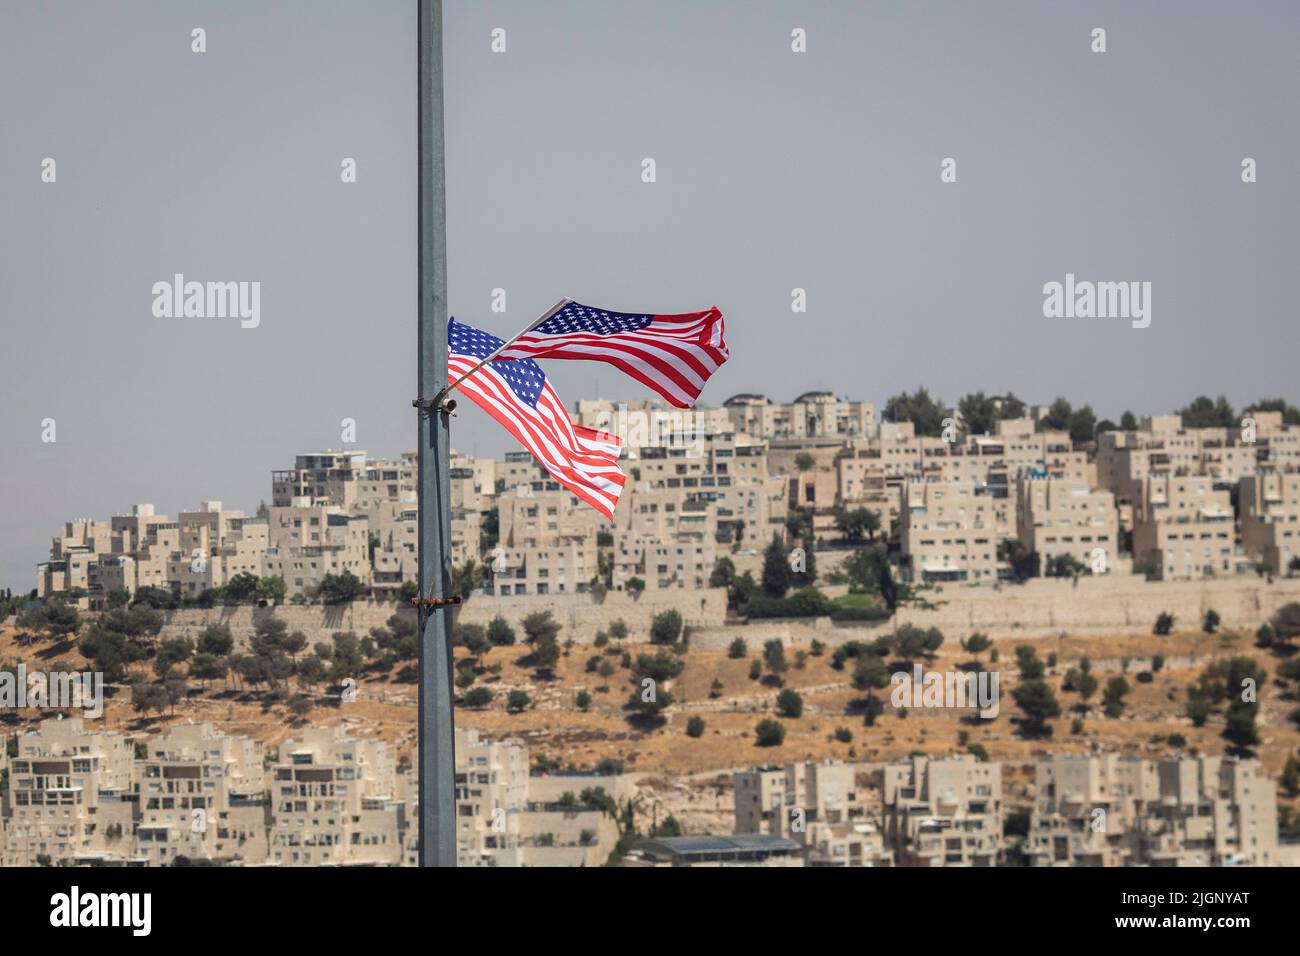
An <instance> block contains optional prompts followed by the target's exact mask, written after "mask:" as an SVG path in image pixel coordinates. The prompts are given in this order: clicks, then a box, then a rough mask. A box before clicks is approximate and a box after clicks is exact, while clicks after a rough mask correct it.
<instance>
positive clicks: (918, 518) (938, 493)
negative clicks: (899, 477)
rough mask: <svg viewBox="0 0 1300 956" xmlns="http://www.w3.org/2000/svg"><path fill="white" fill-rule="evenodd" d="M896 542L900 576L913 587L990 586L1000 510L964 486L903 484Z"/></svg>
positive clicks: (1002, 530) (1001, 529)
mask: <svg viewBox="0 0 1300 956" xmlns="http://www.w3.org/2000/svg"><path fill="white" fill-rule="evenodd" d="M902 497H903V509H902V513H901V515H900V517H899V539H900V544H901V549H902V555H903V560H904V564H903V568H904V570H905V574H906V575H907V576H908V577H910V579H911V580H914V581H966V582H970V583H983V582H992V581H996V580H997V575H998V542H999V541H1000V540H1001V539H1002V538H1003V537H1004V536H1006V532H1007V530H1008V529H1007V528H1006V526H1005V524H1002V523H1000V522H999V514H1002V515H1005V513H1006V512H1005V510H1004V509H1000V508H999V507H998V502H997V501H995V499H994V498H993V497H992V495H990V494H989V493H988V492H987V490H986V489H984V488H982V487H980V486H978V485H976V484H975V483H974V482H970V481H960V482H959V481H951V482H930V481H908V482H906V483H905V484H904V485H903V489H902Z"/></svg>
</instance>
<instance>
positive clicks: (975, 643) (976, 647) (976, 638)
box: [961, 631, 993, 664]
mask: <svg viewBox="0 0 1300 956" xmlns="http://www.w3.org/2000/svg"><path fill="white" fill-rule="evenodd" d="M992 646H993V640H992V639H991V638H990V637H989V636H988V635H987V634H981V633H979V632H978V631H977V632H975V633H974V634H972V635H971V636H970V637H968V638H966V640H964V641H962V642H961V649H962V650H963V651H965V652H966V653H967V654H969V655H970V656H971V657H973V658H974V659H975V663H976V664H978V663H979V660H980V655H981V654H983V653H984V652H985V651H987V650H988V649H989V648H990V647H992Z"/></svg>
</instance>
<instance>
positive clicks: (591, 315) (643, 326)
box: [499, 302, 729, 408]
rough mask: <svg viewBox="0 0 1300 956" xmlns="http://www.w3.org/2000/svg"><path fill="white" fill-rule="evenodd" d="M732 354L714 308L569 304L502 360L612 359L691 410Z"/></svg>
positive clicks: (518, 341)
mask: <svg viewBox="0 0 1300 956" xmlns="http://www.w3.org/2000/svg"><path fill="white" fill-rule="evenodd" d="M728 357H729V352H728V350H727V345H726V337H725V325H724V323H723V318H722V313H721V312H720V311H718V309H716V308H713V309H708V310H706V311H704V312H684V313H679V314H673V315H651V314H648V313H623V312H609V311H606V310H602V309H595V308H592V307H590V306H585V305H582V304H581V303H577V302H570V303H568V304H567V305H565V306H564V307H563V308H562V309H560V310H559V311H558V312H556V313H555V314H554V315H552V316H550V317H548V318H547V319H546V321H545V322H543V323H541V324H540V325H539V326H537V327H536V328H534V329H532V330H530V331H528V332H526V333H525V334H523V335H521V336H520V337H519V338H517V339H516V340H515V341H514V342H512V343H510V345H509V346H507V347H506V348H505V349H503V350H502V352H501V354H500V356H499V359H537V358H555V359H586V360H590V361H598V362H608V363H609V364H611V365H613V366H614V367H616V368H618V369H619V370H620V371H622V372H625V373H626V374H628V375H630V376H632V377H633V378H635V379H636V380H637V381H639V382H641V383H642V384H644V385H646V386H647V387H649V388H651V389H654V390H655V391H657V392H658V393H659V394H660V395H662V396H663V397H664V398H666V399H667V400H668V401H669V402H671V403H672V404H673V405H676V406H678V407H679V408H690V407H691V406H693V405H694V404H695V401H696V399H698V398H699V396H700V392H701V391H703V389H704V386H705V384H706V383H707V382H708V380H709V377H710V376H712V375H713V373H714V372H716V371H717V370H718V368H719V367H720V366H721V365H722V364H723V363H724V362H726V361H727V359H728Z"/></svg>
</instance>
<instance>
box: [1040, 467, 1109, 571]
mask: <svg viewBox="0 0 1300 956" xmlns="http://www.w3.org/2000/svg"><path fill="white" fill-rule="evenodd" d="M1016 506H1017V518H1016V526H1017V532H1018V535H1019V538H1020V542H1021V543H1022V544H1023V545H1024V546H1025V549H1026V550H1027V551H1029V552H1031V553H1035V554H1037V555H1038V557H1039V561H1040V573H1041V570H1042V568H1044V567H1046V566H1047V564H1048V562H1049V561H1051V560H1052V559H1053V558H1056V557H1061V556H1069V557H1072V558H1074V559H1075V560H1076V561H1078V562H1080V563H1081V564H1084V565H1086V566H1088V567H1089V568H1092V569H1093V573H1098V569H1099V568H1100V567H1102V565H1101V564H1100V563H1098V564H1094V557H1095V556H1096V555H1097V552H1098V551H1100V552H1102V553H1103V554H1104V557H1105V565H1104V567H1105V569H1106V571H1104V572H1102V573H1108V572H1109V569H1110V568H1111V566H1112V565H1113V564H1114V563H1115V560H1116V558H1117V557H1118V555H1119V517H1118V515H1117V514H1116V511H1115V496H1114V495H1113V494H1112V493H1111V492H1109V491H1099V490H1094V489H1092V488H1089V487H1088V485H1087V484H1085V483H1083V482H1076V481H1067V480H1060V479H1055V478H1033V477H1024V476H1022V477H1021V478H1019V479H1017V482H1016Z"/></svg>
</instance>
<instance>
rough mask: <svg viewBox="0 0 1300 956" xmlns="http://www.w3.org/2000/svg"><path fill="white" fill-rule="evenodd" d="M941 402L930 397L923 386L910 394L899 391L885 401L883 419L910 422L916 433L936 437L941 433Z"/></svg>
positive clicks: (942, 417) (942, 411)
mask: <svg viewBox="0 0 1300 956" xmlns="http://www.w3.org/2000/svg"><path fill="white" fill-rule="evenodd" d="M944 418H945V415H944V409H943V403H942V402H941V401H936V400H935V399H933V398H931V397H930V392H929V391H928V390H927V389H925V388H918V389H917V390H916V391H915V392H913V393H912V394H910V395H909V394H908V393H907V392H900V393H899V394H897V395H894V396H892V397H891V398H890V399H889V400H888V401H887V402H885V411H884V417H883V419H882V420H883V421H887V422H911V423H912V425H913V427H914V428H915V429H916V434H918V435H925V436H928V437H930V438H938V437H939V436H940V435H941V434H942V433H943V420H944Z"/></svg>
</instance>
